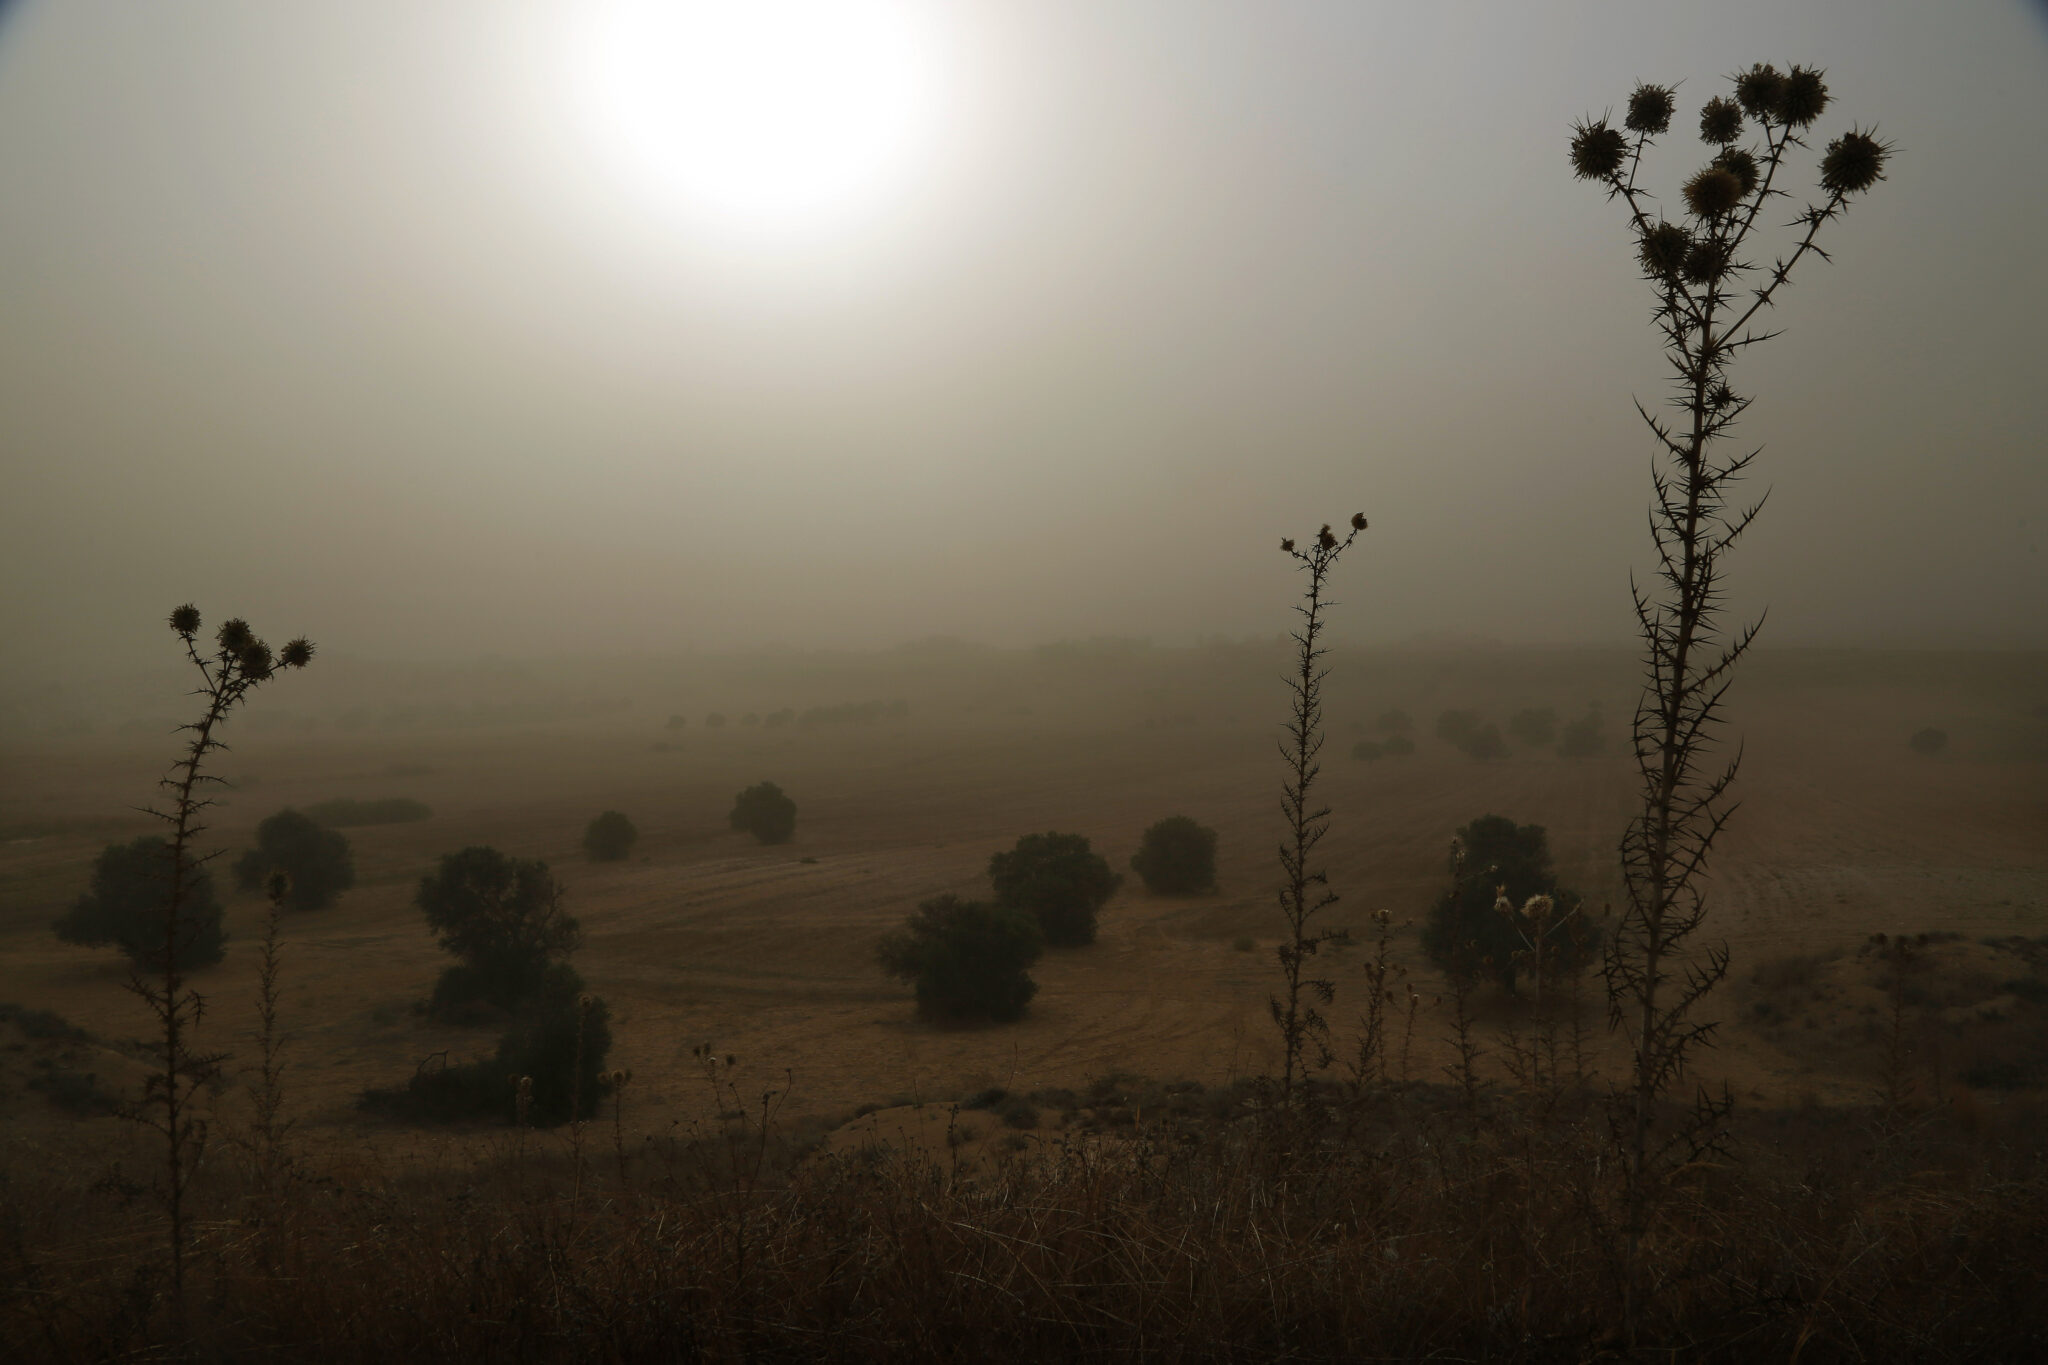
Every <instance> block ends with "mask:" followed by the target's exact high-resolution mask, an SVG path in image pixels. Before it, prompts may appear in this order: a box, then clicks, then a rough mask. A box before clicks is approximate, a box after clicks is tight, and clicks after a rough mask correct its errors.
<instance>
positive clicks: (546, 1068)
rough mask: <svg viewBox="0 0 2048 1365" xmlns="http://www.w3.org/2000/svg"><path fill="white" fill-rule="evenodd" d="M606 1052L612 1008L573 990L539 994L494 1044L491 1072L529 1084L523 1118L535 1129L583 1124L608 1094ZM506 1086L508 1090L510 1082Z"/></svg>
mask: <svg viewBox="0 0 2048 1365" xmlns="http://www.w3.org/2000/svg"><path fill="white" fill-rule="evenodd" d="M611 1046H612V1030H611V1007H610V1006H608V1005H606V1004H605V1002H604V1000H603V999H602V998H600V997H598V996H594V995H583V994H581V993H580V992H578V991H574V990H571V991H567V992H562V991H557V990H550V991H544V992H543V993H542V994H541V995H540V996H539V997H538V998H537V999H536V1000H535V1001H534V1002H533V1003H532V1004H531V1005H529V1006H528V1007H527V1008H525V1009H523V1010H521V1011H520V1012H519V1014H518V1016H517V1017H516V1018H514V1020H513V1021H512V1027H511V1028H510V1029H508V1030H507V1031H506V1033H505V1036H504V1037H503V1038H501V1039H499V1041H498V1055H497V1059H496V1060H495V1061H494V1062H493V1063H492V1067H491V1069H492V1071H493V1072H494V1073H495V1074H497V1075H500V1076H505V1077H511V1076H528V1077H531V1078H532V1080H533V1094H532V1099H531V1102H530V1108H529V1109H528V1111H527V1115H528V1118H529V1119H531V1120H532V1121H533V1122H534V1123H537V1124H541V1125H544V1126H547V1125H553V1124H557V1123H566V1122H568V1121H569V1120H570V1119H572V1118H576V1119H587V1118H589V1117H590V1116H591V1115H592V1114H594V1113H596V1112H597V1104H598V1101H599V1100H601V1099H603V1098H604V1095H605V1092H606V1090H607V1089H608V1088H609V1087H608V1085H607V1083H606V1081H605V1079H604V1075H605V1069H604V1062H605V1056H606V1054H608V1053H609V1052H610V1051H611ZM579 1064H580V1065H579ZM505 1084H506V1085H507V1086H508V1088H509V1085H510V1082H509V1081H507V1082H505ZM507 1098H508V1100H509V1099H510V1096H509V1094H508V1096H507Z"/></svg>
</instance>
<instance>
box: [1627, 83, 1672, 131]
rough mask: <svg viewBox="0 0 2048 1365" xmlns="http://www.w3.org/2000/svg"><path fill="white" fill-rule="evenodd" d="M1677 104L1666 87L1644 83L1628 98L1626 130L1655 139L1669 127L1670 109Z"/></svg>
mask: <svg viewBox="0 0 2048 1365" xmlns="http://www.w3.org/2000/svg"><path fill="white" fill-rule="evenodd" d="M1676 102H1677V99H1676V97H1675V96H1674V95H1673V94H1672V91H1671V87H1670V86H1668V85H1651V84H1650V83H1649V82H1647V81H1645V82H1643V83H1641V84H1639V85H1637V86H1636V88H1635V91H1634V92H1633V93H1632V94H1630V95H1629V97H1628V118H1627V120H1626V122H1627V125H1628V130H1629V131H1630V132H1631V133H1648V134H1649V135H1650V136H1652V137H1655V136H1657V135H1658V134H1659V133H1662V132H1663V131H1664V130H1665V129H1667V128H1669V127H1670V126H1671V109H1672V106H1673V105H1674V104H1675V103H1676Z"/></svg>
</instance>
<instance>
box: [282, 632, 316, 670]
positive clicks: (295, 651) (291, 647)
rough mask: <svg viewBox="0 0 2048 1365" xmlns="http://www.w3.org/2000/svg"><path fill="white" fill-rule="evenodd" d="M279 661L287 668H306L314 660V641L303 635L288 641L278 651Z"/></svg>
mask: <svg viewBox="0 0 2048 1365" xmlns="http://www.w3.org/2000/svg"><path fill="white" fill-rule="evenodd" d="M277 661H278V663H280V664H282V665H283V666H284V667H286V668H304V667H305V666H306V665H307V664H309V663H311V662H313V642H312V641H311V640H308V639H307V638H306V637H305V636H303V635H301V636H300V637H299V638H298V639H296V640H291V641H288V642H287V643H286V644H285V647H284V648H283V649H282V650H280V651H279V652H278V656H277Z"/></svg>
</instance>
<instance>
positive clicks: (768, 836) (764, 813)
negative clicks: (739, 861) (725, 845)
mask: <svg viewBox="0 0 2048 1365" xmlns="http://www.w3.org/2000/svg"><path fill="white" fill-rule="evenodd" d="M726 818H727V819H728V820H729V821H730V822H731V824H732V827H733V828H734V829H738V830H745V831H746V832H747V833H749V834H751V835H753V836H754V837H755V838H756V839H759V840H760V841H761V842H762V843H764V844H786V843H788V842H789V841H790V839H791V838H792V837H793V836H794V835H795V834H796V802H794V801H792V800H790V799H789V797H788V796H787V795H785V794H784V792H783V790H782V788H780V787H778V786H776V785H775V784H774V783H773V782H759V783H756V784H755V785H753V786H751V787H749V788H747V789H746V790H745V791H743V792H741V793H740V794H739V795H738V796H736V797H734V798H733V803H732V814H731V815H729V816H727V817H726Z"/></svg>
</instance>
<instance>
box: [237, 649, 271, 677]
mask: <svg viewBox="0 0 2048 1365" xmlns="http://www.w3.org/2000/svg"><path fill="white" fill-rule="evenodd" d="M235 661H236V662H237V663H239V664H241V666H242V675H243V676H244V677H248V678H254V679H256V680H257V681H258V682H261V681H262V680H263V679H265V678H267V677H269V676H270V662H271V660H270V646H269V645H266V644H264V643H263V642H262V641H261V640H251V641H250V642H249V643H248V644H246V645H244V646H242V652H241V654H240V655H239V656H238V657H237V658H236V660H235Z"/></svg>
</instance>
